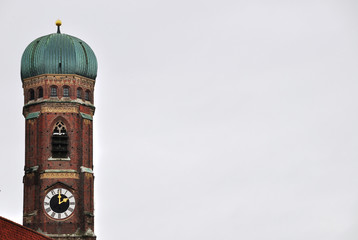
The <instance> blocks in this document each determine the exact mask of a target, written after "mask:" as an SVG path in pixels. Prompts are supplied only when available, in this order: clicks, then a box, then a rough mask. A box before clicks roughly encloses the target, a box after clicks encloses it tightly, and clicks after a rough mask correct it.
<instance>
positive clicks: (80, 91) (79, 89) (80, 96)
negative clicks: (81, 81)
mask: <svg viewBox="0 0 358 240" xmlns="http://www.w3.org/2000/svg"><path fill="white" fill-rule="evenodd" d="M77 98H79V99H81V98H82V89H81V88H77Z"/></svg>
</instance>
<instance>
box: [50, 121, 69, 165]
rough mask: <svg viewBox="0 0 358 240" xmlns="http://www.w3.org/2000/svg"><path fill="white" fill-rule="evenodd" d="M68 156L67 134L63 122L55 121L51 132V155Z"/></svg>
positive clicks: (57, 156) (54, 156)
mask: <svg viewBox="0 0 358 240" xmlns="http://www.w3.org/2000/svg"><path fill="white" fill-rule="evenodd" d="M67 156H68V135H67V131H66V127H65V124H63V122H61V121H60V122H57V123H56V125H55V128H54V130H53V133H52V157H53V158H66V157H67Z"/></svg>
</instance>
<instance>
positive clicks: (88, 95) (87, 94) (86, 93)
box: [85, 91, 90, 101]
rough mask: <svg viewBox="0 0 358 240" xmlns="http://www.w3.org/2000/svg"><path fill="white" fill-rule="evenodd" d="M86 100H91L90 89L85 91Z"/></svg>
mask: <svg viewBox="0 0 358 240" xmlns="http://www.w3.org/2000/svg"><path fill="white" fill-rule="evenodd" d="M85 100H86V101H89V100H90V92H89V91H86V92H85Z"/></svg>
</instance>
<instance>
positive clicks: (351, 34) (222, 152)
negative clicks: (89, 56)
mask: <svg viewBox="0 0 358 240" xmlns="http://www.w3.org/2000/svg"><path fill="white" fill-rule="evenodd" d="M357 12H358V3H357V2H355V1H348V0H336V1H327V0H325V1H324V0H317V1H315V0H310V1H305V0H302V1H278V0H277V1H274V0H254V1H240V0H236V1H233V0H222V1H211V0H206V1H203V0H191V1H187V0H181V1H160V0H157V1H143V0H136V1H135V0H131V1H128V0H124V1H89V0H87V1H83V0H76V1H69V0H62V1H48V0H46V1H45V0H41V1H19V0H12V1H5V0H3V1H1V2H0V29H1V40H0V41H1V44H0V53H1V54H0V66H1V73H2V77H1V84H2V86H3V87H2V94H1V95H0V102H1V103H2V110H1V114H2V117H1V118H0V126H1V133H2V137H1V138H0V144H1V145H0V146H1V148H0V149H1V155H2V156H1V172H2V173H1V174H0V190H1V192H0V200H1V204H0V215H1V216H4V217H6V218H9V219H11V220H14V221H16V222H19V223H22V200H23V193H22V192H23V186H22V177H23V174H24V172H23V167H24V142H25V140H24V135H25V131H24V126H25V123H24V122H25V121H24V118H23V116H22V115H21V112H22V106H23V96H22V87H21V79H20V59H21V55H22V53H23V51H24V49H25V48H26V46H27V45H28V44H29V43H30V42H31V41H32V40H34V39H35V38H37V37H40V36H43V35H47V34H50V33H53V32H55V31H56V26H55V21H56V20H57V18H60V19H61V20H62V23H63V25H62V32H63V33H66V34H69V35H73V36H76V37H78V38H80V39H82V40H84V41H86V42H87V43H88V44H89V45H90V46H91V47H92V49H93V50H94V52H95V54H96V56H97V59H98V63H99V71H98V77H97V83H96V90H95V105H96V107H97V109H96V114H95V117H94V126H95V128H94V137H95V139H94V141H95V146H94V152H95V168H94V171H95V176H96V179H95V184H96V185H95V220H96V223H95V224H96V225H95V232H96V234H97V236H98V239H99V240H112V239H113V240H116V239H121V240H142V239H145V240H168V239H170V240H198V239H205V240H238V239H245V240H263V239H265V240H266V239H272V240H287V239H289V240H296V239H297V240H302V239H305V240H317V239H325V240H356V239H357V238H358V175H357V171H358V148H357V146H358V95H357V91H358V70H357V66H358V14H357Z"/></svg>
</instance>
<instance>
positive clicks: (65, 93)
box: [63, 86, 70, 97]
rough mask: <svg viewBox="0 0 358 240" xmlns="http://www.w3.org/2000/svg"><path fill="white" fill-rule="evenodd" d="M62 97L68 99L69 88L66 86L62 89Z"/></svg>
mask: <svg viewBox="0 0 358 240" xmlns="http://www.w3.org/2000/svg"><path fill="white" fill-rule="evenodd" d="M63 96H64V97H69V96H70V88H69V87H68V86H64V87H63Z"/></svg>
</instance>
